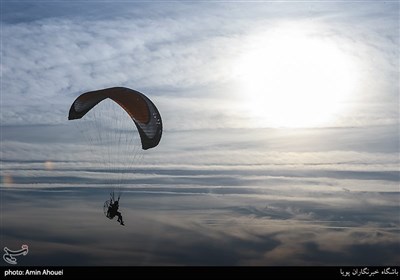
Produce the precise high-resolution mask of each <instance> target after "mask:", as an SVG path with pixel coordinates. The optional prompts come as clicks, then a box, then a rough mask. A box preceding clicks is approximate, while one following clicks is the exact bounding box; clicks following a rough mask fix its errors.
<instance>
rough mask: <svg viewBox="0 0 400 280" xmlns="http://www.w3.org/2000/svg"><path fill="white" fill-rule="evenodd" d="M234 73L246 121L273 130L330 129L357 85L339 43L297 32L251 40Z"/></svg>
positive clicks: (290, 30)
mask: <svg viewBox="0 0 400 280" xmlns="http://www.w3.org/2000/svg"><path fill="white" fill-rule="evenodd" d="M317 35H318V34H317ZM235 71H236V77H237V80H238V82H239V92H240V95H242V96H244V98H245V100H243V102H242V103H243V106H244V107H245V108H244V110H245V111H246V112H249V115H248V117H249V118H250V119H251V120H252V121H253V122H255V123H256V124H257V125H259V126H271V127H318V126H323V125H331V124H332V123H334V121H335V119H336V118H337V116H338V115H339V114H341V113H343V111H344V110H345V109H347V108H346V106H347V105H346V104H347V102H346V101H347V100H348V98H349V97H350V96H351V95H352V92H354V89H355V86H356V81H357V78H356V73H357V71H356V69H355V65H354V63H352V60H351V58H350V57H349V56H348V55H346V54H345V53H344V52H342V51H341V50H340V48H339V46H338V45H337V44H336V43H334V42H333V41H332V40H330V39H328V38H322V37H318V36H316V34H314V35H312V34H310V32H305V31H302V30H301V29H299V28H296V27H295V28H293V27H290V28H289V27H284V28H278V29H276V30H275V32H270V33H262V34H259V35H256V36H250V37H249V40H248V41H246V43H245V47H244V49H243V53H242V55H240V57H239V59H238V61H237V63H236V70H235Z"/></svg>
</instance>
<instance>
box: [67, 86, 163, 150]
mask: <svg viewBox="0 0 400 280" xmlns="http://www.w3.org/2000/svg"><path fill="white" fill-rule="evenodd" d="M107 98H110V99H112V100H113V101H115V102H116V103H117V104H119V105H120V106H121V107H122V108H123V109H124V110H125V111H126V112H127V113H128V114H129V116H130V117H131V118H132V120H133V122H134V123H135V124H136V127H137V129H138V131H139V135H140V139H141V143H142V149H143V150H147V149H150V148H153V147H155V146H157V145H158V143H159V142H160V139H161V134H162V121H161V116H160V113H159V112H158V110H157V108H156V106H155V105H154V104H153V102H151V100H150V99H149V98H147V97H146V96H145V95H144V94H143V93H140V92H138V91H136V90H132V89H129V88H124V87H113V88H106V89H101V90H96V91H90V92H86V93H83V94H82V95H80V96H79V97H78V98H77V99H75V101H74V103H72V105H71V108H70V110H69V116H68V119H69V120H75V119H80V118H82V117H83V116H84V115H85V114H86V113H87V112H89V111H90V110H91V109H92V108H93V107H95V106H96V105H97V104H98V103H100V102H101V101H103V100H104V99H107Z"/></svg>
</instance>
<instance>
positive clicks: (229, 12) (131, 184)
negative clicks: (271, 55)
mask: <svg viewBox="0 0 400 280" xmlns="http://www.w3.org/2000/svg"><path fill="white" fill-rule="evenodd" d="M2 7H3V8H5V12H4V13H3V15H4V17H3V18H2V31H3V32H2V38H3V51H2V66H1V67H2V68H1V71H2V85H1V86H2V90H1V123H2V126H1V176H2V184H1V188H2V190H1V191H2V203H1V213H2V221H3V222H2V229H1V235H2V242H4V246H8V247H9V248H19V247H20V246H21V242H22V243H23V244H28V245H29V246H30V247H29V248H30V252H29V255H28V256H27V257H25V258H23V259H22V258H21V262H20V263H21V264H22V265H44V264H45V265H84V264H87V265H157V264H161V265H171V264H174V265H175V264H178V265H392V264H393V265H394V264H397V263H398V262H399V258H398V254H396V253H397V252H398V246H399V242H398V232H399V221H398V218H397V217H398V215H397V214H398V209H399V208H398V199H399V191H398V182H399V171H398V165H399V158H398V153H399V146H398V140H399V137H398V135H399V127H398V126H397V123H398V75H397V74H396V73H398V59H397V58H398V50H397V47H398V32H397V30H398V28H396V27H398V21H397V16H398V9H397V8H398V3H367V4H366V3H327V2H315V3H314V2H312V3H307V5H304V3H272V2H269V3H243V2H238V3H210V2H207V3H199V4H192V3H191V4H188V3H180V2H179V3H178V2H177V3H174V5H169V4H168V3H160V2H157V3H125V2H124V3H122V2H121V3H113V4H112V5H111V4H109V3H96V5H94V4H93V3H90V1H87V2H79V3H75V2H73V3H69V2H68V3H67V2H64V1H59V2H51V3H48V2H46V3H45V2H38V3H36V2H35V3H34V2H32V3H28V2H24V3H22V2H18V3H14V2H5V3H3V6H2ZM288 22H289V23H294V24H298V25H302V26H310V25H311V26H312V25H313V24H312V23H313V22H314V23H316V25H315V26H318V27H315V29H313V28H310V29H307V32H309V33H310V34H309V35H312V36H317V37H318V38H320V39H321V40H328V41H331V42H334V43H336V44H337V46H338V47H339V48H340V49H341V50H342V51H343V52H344V53H346V54H347V55H348V56H350V57H351V58H352V59H353V60H354V61H355V62H356V63H357V64H358V65H359V66H360V68H359V69H360V73H359V74H360V75H361V76H362V77H363V82H362V83H361V84H362V85H363V86H362V87H360V88H359V89H358V92H359V94H358V95H355V96H354V98H353V100H351V102H353V103H354V104H356V105H357V108H358V109H357V110H354V111H353V112H352V114H351V116H342V117H341V118H339V121H338V122H337V126H338V127H336V128H325V129H293V130H284V129H268V128H259V127H254V125H252V124H250V123H249V120H250V118H249V117H248V115H247V114H245V112H243V110H242V109H241V102H242V101H243V98H242V96H243V94H241V93H238V92H237V89H236V88H235V86H233V85H234V81H235V76H234V71H232V69H233V68H234V64H235V58H236V57H237V56H238V54H240V52H241V51H243V48H244V46H246V44H247V43H248V41H246V40H248V39H250V38H254V36H255V34H261V33H262V32H266V31H268V30H269V31H271V30H276V29H274V28H277V27H278V26H279V25H280V24H282V23H288ZM262 34H265V33H262ZM6 39H7V40H6ZM115 85H121V86H128V87H132V88H135V89H138V90H141V91H143V92H144V93H146V94H148V95H149V97H150V98H151V99H152V100H153V101H154V102H155V103H156V104H157V106H158V107H159V109H160V112H161V114H162V117H163V121H164V124H165V126H164V127H165V131H164V133H163V139H162V142H161V145H159V146H158V147H157V148H155V149H152V150H149V151H146V153H145V154H144V155H143V158H142V157H134V158H133V159H134V160H133V161H130V162H129V165H128V164H126V162H127V161H128V160H130V159H131V157H130V156H131V153H129V152H126V151H127V150H124V149H122V150H120V151H125V152H122V153H121V154H119V155H118V157H119V160H120V162H116V163H114V164H115V165H112V164H111V163H109V162H108V161H107V159H108V156H104V154H103V152H104V153H105V150H106V149H109V151H116V150H117V151H118V148H117V147H116V146H115V145H102V146H100V149H99V150H96V149H95V147H96V145H95V144H98V142H96V143H93V141H92V142H90V141H89V143H88V142H86V141H85V138H84V135H85V133H86V134H87V132H89V133H93V130H92V131H88V130H86V129H82V127H81V129H79V124H77V123H74V122H68V121H67V114H68V110H69V107H70V104H71V103H72V101H73V100H74V99H75V98H76V96H78V95H79V94H80V93H82V92H84V91H87V90H92V89H97V88H101V87H108V86H115ZM86 128H87V127H86ZM92 128H93V127H92ZM110 131H111V130H107V133H108V134H109V132H110ZM82 132H83V133H82ZM118 133H120V134H118ZM126 133H127V132H126V131H125V130H118V131H115V134H116V135H122V136H124V135H126ZM97 140H100V139H97ZM97 140H96V141H97ZM108 143H111V142H108ZM49 163H51V164H50V165H49ZM121 163H122V164H121ZM111 165H112V166H111ZM114 168H115V169H116V170H114ZM116 182H118V184H117V185H116ZM112 189H115V190H116V191H117V190H120V191H122V200H121V211H122V213H123V215H124V220H125V221H126V227H121V226H119V225H118V224H117V222H116V221H110V220H108V219H106V218H105V217H104V216H103V213H102V211H103V209H102V207H103V203H104V200H105V199H107V197H108V195H109V191H110V190H112ZM376 252H378V253H379V254H377V253H376Z"/></svg>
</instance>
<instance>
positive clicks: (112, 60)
mask: <svg viewBox="0 0 400 280" xmlns="http://www.w3.org/2000/svg"><path fill="white" fill-rule="evenodd" d="M24 5H25V6H26V7H25V6H24ZM391 5H396V4H393V3H391V4H388V5H384V4H377V3H368V5H365V4H362V5H361V4H358V3H355V4H354V3H353V4H351V6H356V7H357V9H356V8H352V9H350V10H348V9H347V8H346V7H347V6H348V5H345V3H312V4H310V5H307V6H304V5H302V3H247V4H245V3H229V4H226V3H225V4H224V3H208V4H207V3H199V4H196V5H188V4H187V3H176V4H174V5H173V7H171V6H172V5H167V4H165V3H119V4H116V5H111V6H110V5H109V4H107V3H102V4H101V5H95V7H93V6H94V5H93V3H90V2H82V3H68V4H67V3H63V2H55V3H38V4H35V3H9V2H7V3H5V4H4V8H5V9H6V10H7V13H6V14H7V16H6V17H5V18H4V19H3V21H4V24H3V33H2V36H3V38H7V40H4V44H3V53H2V58H3V64H2V75H3V80H2V100H3V101H2V105H1V106H2V123H3V124H19V125H20V124H27V123H29V124H49V123H51V124H61V123H64V122H65V115H66V114H67V112H68V108H69V106H70V104H71V103H72V101H73V99H74V98H75V97H76V96H77V95H78V94H80V93H82V92H84V91H88V90H92V89H97V88H102V87H109V86H115V85H122V86H128V87H132V88H135V89H138V90H142V91H144V92H145V93H147V94H149V96H150V97H151V98H152V99H154V101H155V102H156V103H157V104H159V105H160V107H161V108H160V111H161V112H162V115H163V118H164V119H165V121H166V123H168V128H169V129H199V128H200V129H202V128H205V127H215V128H216V127H243V125H244V123H245V124H246V126H249V125H251V124H249V123H248V119H247V118H246V114H243V112H242V110H241V109H240V107H241V106H240V105H241V102H242V101H243V100H242V98H241V94H240V93H239V92H237V89H236V88H235V87H233V86H232V85H234V83H235V76H234V73H232V69H233V68H234V67H235V65H234V63H235V57H237V56H238V55H239V54H240V52H241V51H242V50H243V49H244V47H245V45H246V43H247V41H246V40H247V39H249V38H251V36H253V35H254V34H258V32H261V31H265V30H274V28H275V29H276V28H277V26H279V23H282V22H294V23H295V24H296V25H299V24H300V25H302V24H303V25H306V26H310V23H312V22H314V25H316V26H319V28H316V29H315V30H314V31H313V32H314V33H315V34H314V35H313V36H318V37H320V38H325V39H326V40H330V41H332V42H334V43H336V44H337V45H338V46H340V47H342V48H344V51H346V52H348V53H349V55H351V56H352V57H353V58H354V59H356V60H357V63H358V64H360V67H361V68H360V69H361V70H360V75H361V76H362V82H361V84H362V85H363V86H362V87H360V88H359V90H358V94H357V95H354V96H355V99H354V100H353V102H354V103H355V104H357V106H358V109H359V110H355V111H354V112H352V116H350V118H349V116H347V115H346V116H342V119H339V121H338V125H340V126H352V125H356V126H360V125H361V126H362V125H366V124H369V125H371V124H388V123H390V124H392V123H396V122H397V112H398V108H397V107H398V106H397V105H396V104H397V103H398V100H397V99H396V98H397V95H398V94H397V93H398V87H397V86H396V85H397V84H398V83H397V82H398V77H397V75H395V73H396V72H397V69H398V65H397V64H396V63H394V61H398V59H396V57H398V51H396V50H397V45H398V34H397V32H396V30H397V29H396V28H394V27H395V26H396V24H397V25H398V23H397V21H396V13H395V11H396V9H392V8H391V7H390V6H391ZM85 7H86V8H85ZM22 8H27V9H28V10H31V11H32V13H30V16H29V17H27V18H24V17H22V14H23V12H22V11H23V10H22ZM89 11H90V12H89ZM226 11H229V12H226ZM383 15H385V16H383ZM388 27H390V28H388ZM310 32H311V33H312V29H311V31H310ZM246 38H247V39H246ZM346 48H347V49H346ZM372 58H373V61H372V60H371V59H372ZM389 62H391V64H390V63H389ZM393 63H394V64H393ZM396 100H397V101H396ZM49 108H51V110H49ZM161 109H162V110H161ZM182 116H185V118H182ZM376 116H380V117H379V118H377V117H376Z"/></svg>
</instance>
